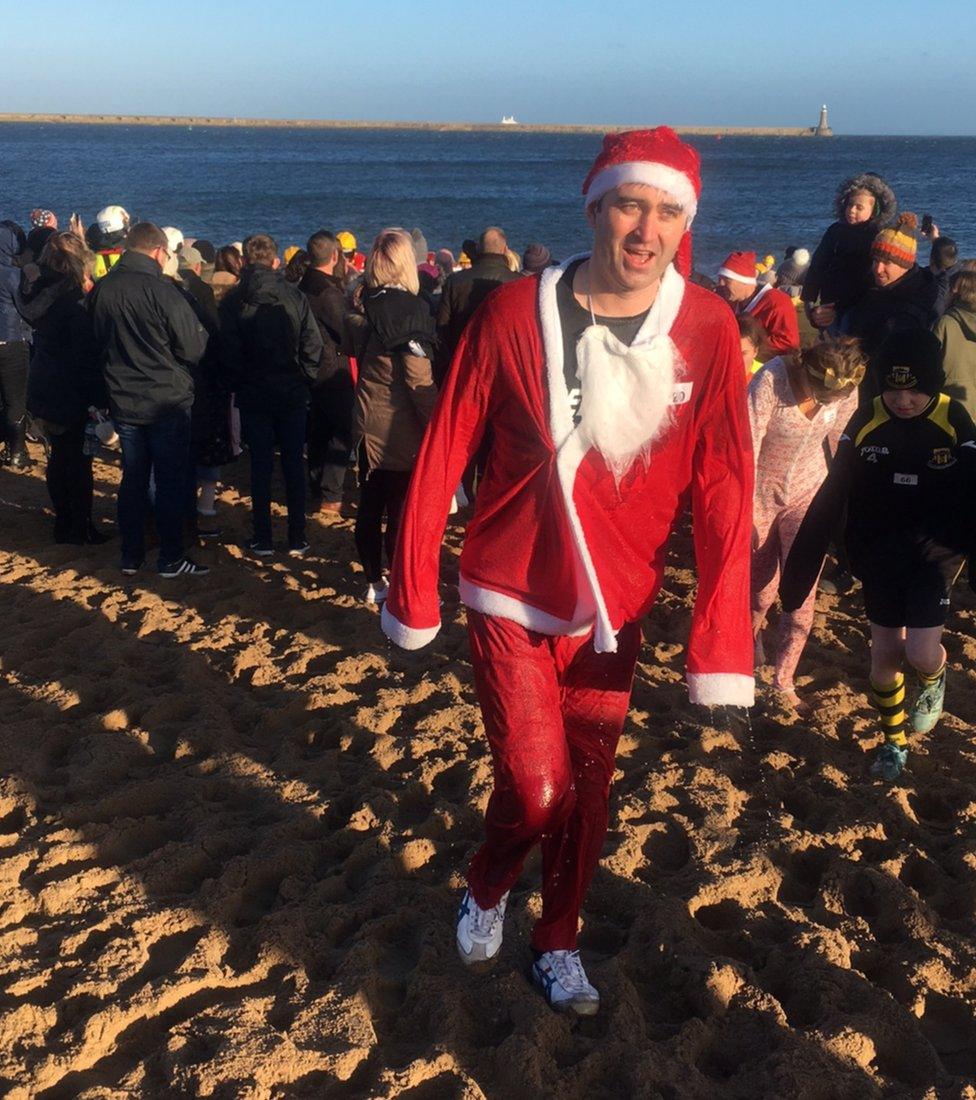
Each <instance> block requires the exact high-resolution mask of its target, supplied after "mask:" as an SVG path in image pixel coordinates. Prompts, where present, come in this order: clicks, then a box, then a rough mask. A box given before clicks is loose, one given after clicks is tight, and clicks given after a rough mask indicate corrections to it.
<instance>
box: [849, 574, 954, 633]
mask: <svg viewBox="0 0 976 1100" xmlns="http://www.w3.org/2000/svg"><path fill="white" fill-rule="evenodd" d="M961 563H962V560H961V559H960V558H953V559H951V560H949V561H941V562H919V563H917V564H914V565H913V566H912V567H911V568H906V569H905V570H903V571H898V572H896V571H889V570H887V569H886V570H884V572H879V573H872V572H869V571H868V570H865V571H864V572H865V574H866V575H865V576H862V577H861V584H862V585H863V587H864V610H865V611H866V612H867V616H868V619H869V621H870V622H872V623H874V624H875V625H876V626H887V627H899V626H911V627H916V628H924V627H932V626H945V621H946V619H947V618H948V617H949V588H950V587H951V585H952V582H953V580H954V578H955V576H956V574H957V573H958V572H959V566H960V565H961Z"/></svg>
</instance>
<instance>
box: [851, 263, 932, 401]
mask: <svg viewBox="0 0 976 1100" xmlns="http://www.w3.org/2000/svg"><path fill="white" fill-rule="evenodd" d="M937 291H938V288H937V287H936V283H935V279H934V278H933V276H932V272H931V271H930V270H929V269H928V268H927V267H919V266H918V265H917V264H916V265H915V266H914V267H911V268H909V270H908V271H906V272H905V274H904V275H902V277H901V278H900V279H898V280H897V281H896V282H894V283H889V284H888V286H874V285H872V286H871V289H870V290H868V291H867V292H866V293H865V294H864V295H862V297H861V299H860V301H859V302H858V303H857V305H855V306H854V307H853V308H852V309H850V310H849V311H848V312H847V314H846V315H845V316H844V320H843V322H842V326H841V327H842V330H843V332H844V334H845V335H847V336H856V337H857V338H858V339H859V340H860V341H861V347H862V348H863V349H864V351H865V352H866V353H867V355H868V356H869V357H871V358H873V357H874V356H875V353H876V352H877V351H878V349H879V348H880V347H881V345H882V344H883V343H884V341H885V339H886V338H887V337H888V336H890V335H891V334H892V333H893V332H907V331H910V330H914V329H927V328H931V327H932V324H933V322H934V321H935V299H936V295H937ZM870 378H871V372H870V371H869V373H868V379H867V381H868V383H869V384H870ZM872 392H874V391H872Z"/></svg>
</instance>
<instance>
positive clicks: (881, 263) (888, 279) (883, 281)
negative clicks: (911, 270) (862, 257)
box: [871, 258, 908, 286]
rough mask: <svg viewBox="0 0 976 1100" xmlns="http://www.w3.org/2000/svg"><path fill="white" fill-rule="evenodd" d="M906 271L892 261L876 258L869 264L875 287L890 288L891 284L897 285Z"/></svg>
mask: <svg viewBox="0 0 976 1100" xmlns="http://www.w3.org/2000/svg"><path fill="white" fill-rule="evenodd" d="M907 270H908V268H906V267H902V266H901V264H896V263H895V262H894V260H882V259H880V258H878V259H876V260H872V262H871V274H872V275H873V276H874V285H875V286H891V284H892V283H897V282H898V280H899V279H900V278H901V277H902V276H903V275H904V274H905V272H906V271H907Z"/></svg>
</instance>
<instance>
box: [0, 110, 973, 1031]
mask: <svg viewBox="0 0 976 1100" xmlns="http://www.w3.org/2000/svg"><path fill="white" fill-rule="evenodd" d="M700 190H701V182H700V177H699V168H698V158H697V154H696V153H695V151H694V150H693V148H692V147H691V146H689V145H686V144H685V143H683V142H681V141H680V139H678V138H677V136H676V135H674V134H673V132H671V131H670V130H667V129H666V128H664V127H661V128H658V129H657V130H652V131H632V132H629V133H625V134H613V135H608V137H607V138H606V139H605V141H604V145H603V149H602V150H601V153H600V155H599V157H598V158H597V161H596V163H595V164H594V166H593V168H592V170H591V172H590V174H589V176H588V177H587V179H586V181H585V183H584V186H583V194H584V198H585V207H586V215H587V220H588V222H589V225H590V227H591V229H592V232H593V238H594V239H593V250H592V252H591V253H590V254H589V255H588V256H585V257H576V258H574V259H572V260H571V261H567V262H566V263H563V264H559V263H557V262H556V261H555V260H554V259H553V257H552V256H551V255H550V253H549V250H548V249H547V248H546V247H545V246H544V245H542V244H539V243H533V244H530V245H529V246H528V247H527V248H526V249H525V251H524V253H523V254H522V255H521V256H519V255H517V254H516V253H515V252H513V250H512V249H511V248H510V247H509V243H508V240H507V238H506V234H505V233H504V231H503V230H502V229H500V228H499V227H497V226H489V227H487V228H485V229H484V230H483V231H482V232H481V234H480V236H479V237H478V238H477V240H465V241H464V244H463V246H462V248H461V250H460V253H459V257H458V259H457V260H455V257H454V255H453V253H452V252H451V251H450V250H448V249H440V250H431V249H429V248H428V244H427V241H426V239H425V237H424V234H423V233H422V232H421V231H420V230H419V229H414V230H412V231H410V232H408V231H406V230H403V229H398V228H390V229H385V230H383V231H382V232H381V233H380V234H379V235H378V236H377V237H376V239H375V240H374V241H373V242H372V245H371V247H370V248H369V249H368V251H366V252H361V251H359V249H358V245H357V241H356V239H355V237H354V236H353V234H352V233H351V232H350V231H349V230H343V231H342V232H338V233H334V232H332V231H330V230H327V229H319V230H317V231H316V232H314V233H312V235H311V236H310V237H309V238H308V240H307V242H306V243H305V246H304V247H303V248H300V247H298V246H294V245H292V246H289V247H287V248H285V249H284V250H281V249H280V248H279V245H278V243H277V242H275V241H274V240H273V239H272V238H271V237H270V236H268V235H267V234H265V233H255V234H252V235H251V236H249V237H248V238H247V239H245V240H243V241H242V242H233V243H229V244H227V245H224V246H222V247H219V248H215V247H214V245H213V244H212V243H211V242H210V241H207V240H204V239H201V238H194V237H191V236H184V234H183V233H182V232H181V231H180V230H178V229H176V228H173V227H162V228H161V227H159V226H157V225H155V224H154V223H152V222H149V221H141V222H137V223H134V224H130V219H129V216H128V214H127V213H126V211H125V210H124V209H122V208H121V207H119V206H107V207H105V208H104V209H102V210H101V211H99V213H98V215H97V218H96V220H95V222H94V223H93V224H92V225H90V226H89V227H87V228H85V227H84V226H83V224H82V223H81V221H80V219H79V218H78V217H77V216H74V215H73V216H72V218H71V220H70V223H69V226H68V229H67V230H65V231H62V230H61V229H60V228H59V226H58V222H57V218H56V217H55V215H54V214H53V213H52V212H50V211H48V210H45V209H36V210H33V211H31V213H30V216H29V220H30V225H29V229H28V231H27V232H25V231H24V230H23V229H21V227H20V226H19V225H18V224H16V223H15V222H13V221H6V222H2V223H0V401H2V405H3V417H4V419H3V431H4V440H3V451H2V454H0V462H2V463H3V464H4V465H5V466H6V467H7V468H9V469H13V470H18V469H24V468H26V467H28V466H30V465H31V464H32V463H33V461H34V459H33V458H32V457H31V453H30V450H29V447H28V443H29V442H30V441H31V440H33V441H34V445H35V454H39V453H40V448H41V447H43V449H44V453H45V454H46V459H47V474H46V476H47V486H48V490H49V494H50V498H51V503H52V506H53V511H54V529H53V535H54V539H55V541H57V542H59V543H69V544H86V543H89V544H90V543H101V542H104V541H106V540H107V538H108V537H109V536H108V533H107V531H106V528H105V527H104V526H103V525H99V524H96V523H95V522H94V521H93V517H92V495H93V491H92V484H93V483H92V457H93V455H94V454H96V453H97V452H98V450H99V448H100V447H102V446H104V445H106V444H108V443H114V442H115V440H116V439H117V441H118V446H119V447H120V449H121V471H122V478H121V483H120V487H119V492H118V511H117V533H118V537H119V542H120V547H119V559H120V568H121V571H122V573H123V574H125V575H127V576H132V575H135V574H136V573H137V572H138V571H139V570H140V569H142V568H143V567H144V563H145V558H146V551H147V542H146V526H147V523H146V521H147V517H148V513H149V511H150V509H151V510H152V513H153V516H154V519H155V531H156V536H157V539H158V560H157V569H158V572H159V574H160V576H162V577H164V578H172V577H178V576H190V577H196V576H203V575H205V574H206V573H207V572H208V570H207V568H206V567H204V566H202V565H201V564H199V563H198V562H197V561H195V560H194V557H193V553H192V547H193V546H194V545H196V544H197V542H198V540H199V539H214V538H219V537H220V527H219V516H218V514H217V511H218V509H217V498H218V486H219V484H220V481H221V479H222V478H223V477H224V476H226V468H227V467H228V466H229V465H230V464H232V463H233V462H235V461H237V460H238V456H240V455H241V454H242V453H243V451H244V450H245V449H246V452H247V459H248V461H249V463H250V494H251V516H252V531H251V538H250V541H249V543H248V550H249V552H250V553H251V554H253V555H254V556H256V557H258V558H269V557H270V556H272V555H273V554H275V552H276V546H277V544H276V540H275V531H274V529H273V524H272V508H271V504H272V481H273V477H272V475H273V470H274V464H275V456H276V454H277V455H278V456H280V462H281V471H282V475H283V481H284V487H285V503H286V507H287V532H286V538H287V553H288V554H289V555H292V556H294V557H301V556H303V555H305V554H306V553H307V552H308V551H309V542H308V538H307V533H308V532H307V526H306V517H307V514H308V512H309V510H310V507H311V508H314V509H319V510H321V511H322V512H325V513H341V514H351V513H352V512H353V511H354V514H355V534H354V538H355V551H356V554H357V555H358V558H359V560H360V562H361V564H362V568H363V574H364V589H363V596H364V598H365V599H366V600H367V601H369V602H371V603H374V604H381V605H382V624H383V629H384V630H385V631H386V633H387V634H388V636H389V637H390V638H391V639H392V640H393V641H394V642H396V643H397V644H399V645H401V646H404V647H406V648H417V647H419V646H422V645H425V644H427V643H428V642H429V641H430V640H432V638H433V637H434V636H435V635H436V633H437V630H438V628H439V623H440V610H439V608H440V602H439V598H438V592H437V582H438V560H439V551H440V545H441V541H442V538H443V533H444V528H445V524H446V522H447V516H448V515H449V513H450V512H452V511H457V510H458V509H459V508H460V509H464V508H466V507H468V506H469V505H473V512H472V514H471V516H470V518H469V521H468V523H467V532H466V541H465V547H464V552H463V554H462V557H461V565H460V574H461V575H460V590H461V597H462V601H463V602H464V604H465V605H466V607H467V609H468V630H469V634H470V639H471V646H472V658H473V667H474V675H475V681H476V686H477V689H478V694H479V698H480V701H481V704H482V710H483V714H484V720H485V727H486V733H487V736H488V739H489V742H490V744H491V749H492V753H493V756H494V760H495V790H494V793H493V795H492V798H491V800H490V802H489V806H488V810H487V816H486V840H485V844H484V846H483V847H482V848H481V849H480V850H479V851H478V853H477V854H476V855H475V856H474V859H473V860H472V863H471V866H470V868H469V872H468V889H467V891H466V892H465V895H464V898H463V900H462V904H461V910H460V913H459V916H458V924H457V939H458V947H459V951H460V953H461V956H462V959H464V961H465V962H466V963H468V964H483V965H488V964H490V963H491V962H492V961H493V960H494V959H495V958H496V956H497V953H498V950H499V947H500V944H501V935H502V928H503V923H504V916H505V906H506V900H507V897H508V891H509V889H510V888H511V886H512V884H513V883H514V881H515V879H516V878H517V877H518V874H519V872H520V870H521V866H522V862H523V860H524V858H525V856H526V854H527V853H528V851H529V850H530V849H531V848H532V847H533V846H535V845H536V844H540V843H541V845H542V850H543V912H542V917H541V919H540V921H539V922H538V923H537V925H536V929H535V931H534V933H533V938H532V946H533V949H534V952H535V961H534V968H533V972H534V975H535V978H536V981H537V982H538V984H539V985H540V988H541V989H542V990H543V992H544V994H545V995H546V997H547V999H548V1000H549V1002H550V1003H551V1004H553V1005H554V1006H557V1007H565V1008H569V1009H572V1010H573V1011H575V1012H578V1013H581V1014H588V1013H590V1012H593V1011H596V1006H597V1005H598V1004H599V995H598V993H597V991H596V990H595V989H594V987H593V986H592V985H591V984H590V983H589V982H588V980H587V979H586V975H585V971H584V970H583V967H582V963H581V961H580V959H579V955H578V952H577V951H576V950H575V940H576V926H577V918H578V913H579V908H580V905H581V903H582V898H583V896H584V894H585V891H586V888H587V884H588V882H589V879H590V876H591V875H592V873H593V869H594V867H595V865H596V861H597V859H598V858H599V853H600V848H601V845H602V841H603V836H604V833H605V830H606V827H607V798H608V791H609V783H610V778H611V776H612V774H613V768H614V764H613V759H614V751H615V747H616V741H617V738H618V736H619V733H620V729H621V727H622V724H623V721H624V717H625V715H626V712H627V707H628V704H629V697H630V685H631V680H632V676H633V669H634V663H635V661H636V655H637V650H638V647H639V644H640V629H639V623H640V620H641V618H642V617H643V616H644V615H646V614H647V613H648V612H649V611H650V609H651V606H652V604H653V602H654V598H655V596H656V594H657V592H658V590H659V587H660V584H661V581H662V577H663V568H664V554H665V546H666V541H667V537H668V534H669V533H670V531H671V530H672V529H673V527H674V525H675V523H676V522H677V519H678V517H679V516H680V515H681V514H682V512H683V510H684V509H685V508H686V506H687V503H688V502H689V501H690V506H691V512H692V526H693V534H694V544H695V556H696V562H697V568H698V573H699V589H698V594H697V598H696V603H695V610H694V614H693V618H692V626H691V637H690V639H689V644H688V683H689V689H690V692H691V698H692V701H693V702H696V703H700V704H703V705H707V706H713V707H714V706H719V707H733V708H736V707H739V708H748V707H750V706H752V705H753V702H754V688H753V684H754V680H753V676H754V668H755V666H756V665H764V664H766V652H767V649H769V650H770V651H771V653H770V656H771V661H772V665H773V679H772V685H773V690H774V691H775V692H776V693H777V694H778V697H779V699H780V700H781V701H782V702H783V703H784V704H785V705H788V706H790V707H793V708H795V709H797V710H799V711H801V712H804V711H806V712H808V711H809V704H808V702H807V701H805V700H803V699H802V698H801V697H800V696H799V694H798V693H797V690H796V685H795V680H794V678H795V674H796V671H797V668H798V664H799V661H800V658H801V655H802V652H803V648H804V646H805V643H806V641H807V637H808V635H809V633H810V629H811V625H812V622H813V614H814V601H815V597H816V593H817V588H818V582H820V583H822V584H823V586H824V587H827V586H828V585H829V586H831V588H832V590H833V591H846V590H848V589H850V588H851V587H852V585H853V580H852V578H851V574H853V575H854V576H855V577H856V578H857V579H858V580H859V581H860V583H861V586H862V591H863V600H864V607H865V612H866V616H867V619H868V622H869V624H870V632H871V640H872V644H871V655H870V694H871V698H872V701H873V703H874V705H875V706H876V707H877V710H878V713H879V719H880V724H881V730H882V732H883V734H884V738H883V744H882V746H881V748H880V750H879V752H878V754H877V756H876V758H875V759H874V761H873V763H872V767H871V770H872V774H874V775H875V776H876V777H879V778H881V779H883V780H885V781H893V780H896V779H897V778H898V776H899V775H900V774H901V772H902V769H903V768H904V767H905V765H906V762H907V745H908V740H907V737H908V731H909V730H911V731H913V732H915V733H924V732H926V731H928V730H931V729H932V728H933V727H934V726H935V724H936V723H937V721H938V719H939V717H940V715H941V713H942V708H943V702H944V695H945V683H946V653H945V649H944V648H943V646H942V643H941V635H942V629H943V626H944V624H945V621H946V617H947V614H948V608H949V600H950V590H951V588H952V585H953V584H954V583H955V581H956V580H957V578H958V576H959V573H960V571H961V568H962V565H963V562H964V560H965V558H966V557H967V555H971V554H972V553H973V551H974V549H976V533H974V532H976V522H974V518H973V517H974V513H976V510H974V509H973V508H972V506H971V505H972V501H973V495H972V494H973V490H974V487H976V428H974V425H973V419H972V417H973V415H974V414H976V261H972V260H968V261H966V260H961V259H960V257H959V255H958V249H957V248H956V246H955V244H954V242H953V241H952V240H951V239H950V238H949V237H947V236H946V235H944V234H942V233H940V230H939V228H938V226H935V225H933V224H932V223H931V219H929V218H926V219H924V220H923V223H922V224H921V226H920V225H919V223H918V220H917V219H916V217H915V215H913V214H910V213H905V212H902V213H899V211H898V203H897V201H896V198H895V195H894V192H893V190H892V188H891V187H890V186H889V184H888V183H886V182H885V181H884V180H883V179H882V178H881V177H879V176H878V175H876V174H873V173H862V174H859V175H857V176H854V177H853V178H851V179H848V180H845V181H844V182H843V183H842V184H841V186H840V187H839V189H838V191H837V195H836V209H835V213H836V220H835V221H834V222H833V223H832V224H831V225H830V226H829V227H828V228H827V229H826V231H825V233H824V234H823V237H822V239H821V241H820V242H819V244H818V245H817V246H816V248H815V249H814V250H813V251H812V254H811V252H810V251H809V250H807V249H805V248H801V247H793V248H790V249H788V250H787V251H786V253H785V254H784V256H783V257H782V259H780V260H779V261H778V262H777V258H776V257H775V256H763V257H762V258H760V257H758V256H757V253H756V252H754V251H750V250H748V249H747V248H743V249H741V250H736V251H734V252H732V253H731V254H730V255H729V256H728V257H727V258H726V259H725V260H724V262H723V263H722V264H721V266H720V267H719V268H718V269H717V270H716V271H714V272H695V271H693V269H692V267H691V258H692V252H691V224H692V220H693V219H694V216H695V212H696V209H697V202H698V197H699V194H700ZM920 233H921V236H922V238H923V239H927V240H928V241H930V242H931V245H930V255H929V257H928V263H927V265H925V266H923V265H921V264H920V263H919V262H918V248H919V234H920ZM743 243H744V244H745V243H747V242H743ZM357 488H358V492H357ZM965 502H968V503H965ZM961 504H963V506H960V505H961ZM831 548H832V549H833V553H834V558H835V559H836V564H835V565H833V566H832V572H831V575H830V577H829V578H824V579H823V581H822V582H821V581H820V573H821V570H822V568H823V565H824V562H825V560H826V559H827V557H828V551H829V550H830V549H831ZM750 594H751V596H750ZM777 594H779V595H780V597H781V605H782V609H781V612H780V615H779V621H778V625H777V630H776V636H775V639H772V638H771V632H770V631H768V630H766V622H767V617H768V616H769V614H770V612H771V609H772V608H773V606H774V604H775V601H776V597H777ZM911 670H914V673H915V674H916V678H917V687H918V691H917V694H916V695H915V697H914V699H913V700H912V701H911V705H909V696H908V691H909V687H908V684H907V682H906V673H908V672H909V671H911Z"/></svg>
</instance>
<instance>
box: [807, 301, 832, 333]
mask: <svg viewBox="0 0 976 1100" xmlns="http://www.w3.org/2000/svg"><path fill="white" fill-rule="evenodd" d="M836 320H837V310H836V309H835V308H834V303H833V302H823V303H821V304H820V305H819V306H814V307H813V309H811V310H810V323H811V324H812V325H813V326H814V328H830V326H831V325H832V324H833V323H834V321H836Z"/></svg>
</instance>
